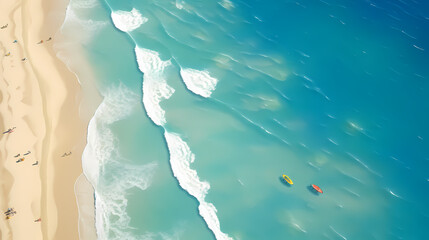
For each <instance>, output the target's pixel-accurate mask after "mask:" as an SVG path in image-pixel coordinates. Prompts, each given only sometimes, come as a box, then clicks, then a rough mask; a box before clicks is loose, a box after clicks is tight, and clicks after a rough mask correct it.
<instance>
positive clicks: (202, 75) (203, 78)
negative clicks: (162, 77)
mask: <svg viewBox="0 0 429 240" xmlns="http://www.w3.org/2000/svg"><path fill="white" fill-rule="evenodd" d="M180 75H181V76H182V79H183V82H185V85H186V87H187V88H188V89H189V90H190V91H191V92H193V93H195V94H198V95H200V96H202V97H205V98H208V97H210V95H211V94H212V92H213V91H214V90H215V89H216V84H217V82H218V80H217V79H216V78H214V77H211V76H210V74H209V72H207V71H199V70H195V69H191V68H185V69H181V70H180Z"/></svg>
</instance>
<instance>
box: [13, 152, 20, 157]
mask: <svg viewBox="0 0 429 240" xmlns="http://www.w3.org/2000/svg"><path fill="white" fill-rule="evenodd" d="M19 156H21V154H20V153H18V154H17V155H15V156H13V157H16V158H17V157H19Z"/></svg>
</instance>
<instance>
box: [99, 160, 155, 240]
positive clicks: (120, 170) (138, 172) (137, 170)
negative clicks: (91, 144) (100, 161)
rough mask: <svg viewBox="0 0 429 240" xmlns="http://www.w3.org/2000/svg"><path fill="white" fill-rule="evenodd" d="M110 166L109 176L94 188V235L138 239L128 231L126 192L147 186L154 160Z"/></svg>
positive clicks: (116, 238)
mask: <svg viewBox="0 0 429 240" xmlns="http://www.w3.org/2000/svg"><path fill="white" fill-rule="evenodd" d="M110 168H111V169H116V171H114V174H113V176H108V177H109V179H107V177H106V179H105V182H103V184H102V186H100V187H99V188H98V189H97V190H96V192H95V194H96V225H97V226H96V228H97V235H98V238H99V239H112V240H120V239H128V240H137V239H141V238H140V237H137V236H134V235H133V234H132V233H131V232H130V230H131V228H130V227H129V223H130V217H129V216H128V214H127V211H126V208H127V203H128V200H127V198H126V196H127V193H128V192H129V190H131V189H132V188H139V189H140V190H146V189H147V188H148V187H149V186H150V184H151V181H152V179H153V174H154V172H155V169H156V168H157V164H156V163H149V164H146V165H143V166H132V165H124V164H119V163H114V164H113V165H112V166H110ZM124 173H126V174H124Z"/></svg>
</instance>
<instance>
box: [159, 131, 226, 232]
mask: <svg viewBox="0 0 429 240" xmlns="http://www.w3.org/2000/svg"><path fill="white" fill-rule="evenodd" d="M164 135H165V139H166V141H167V145H168V150H169V152H170V165H171V169H172V170H173V174H174V176H175V177H176V178H177V180H178V181H179V184H180V186H181V187H182V188H183V189H184V190H186V191H187V192H188V193H189V194H190V195H192V196H194V197H195V198H196V199H197V200H198V202H199V203H200V205H199V206H198V210H199V213H200V215H201V216H202V217H203V218H204V220H205V222H206V223H207V226H208V227H209V228H210V230H211V231H212V232H213V233H214V235H215V237H216V239H217V240H232V238H231V237H229V236H228V235H227V234H225V233H223V232H222V231H221V230H220V223H219V219H218V217H217V215H216V212H217V210H216V208H215V206H214V205H213V204H211V203H208V202H206V201H205V196H206V194H207V192H208V190H209V189H210V184H209V183H208V182H202V181H200V179H199V177H198V175H197V171H195V170H193V169H191V168H190V164H191V163H192V162H193V161H194V160H195V155H194V154H193V153H192V152H191V150H190V148H189V146H188V144H186V142H184V141H183V140H182V139H181V138H180V137H179V136H178V135H177V134H175V133H169V132H167V131H166V132H165V134H164Z"/></svg>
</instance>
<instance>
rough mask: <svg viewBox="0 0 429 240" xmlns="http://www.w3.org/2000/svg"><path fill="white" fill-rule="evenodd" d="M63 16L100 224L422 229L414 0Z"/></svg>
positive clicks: (422, 147)
mask: <svg viewBox="0 0 429 240" xmlns="http://www.w3.org/2000/svg"><path fill="white" fill-rule="evenodd" d="M62 32H63V33H64V34H66V35H67V34H68V35H69V36H70V37H69V39H72V40H73V41H72V42H73V44H75V45H76V44H77V45H79V46H80V48H82V49H83V55H84V57H85V59H86V60H87V61H88V63H89V66H86V68H90V69H92V72H93V76H92V77H91V78H88V77H86V78H85V77H82V75H80V74H79V71H78V70H79V68H77V67H76V66H77V65H78V64H77V63H75V64H74V65H73V61H72V60H70V59H68V60H65V61H66V62H67V63H68V64H69V66H71V65H73V66H74V67H71V69H72V70H74V71H75V72H76V73H77V75H78V77H79V80H80V81H81V84H82V86H83V88H84V90H85V86H86V85H85V84H86V82H92V83H94V84H95V86H96V88H97V90H98V92H99V93H100V95H101V96H102V99H103V100H102V102H101V104H100V105H99V106H98V108H97V110H96V112H95V114H94V116H93V117H92V119H91V121H90V124H89V126H88V144H87V146H86V148H85V151H84V154H83V157H82V163H83V169H84V173H85V175H86V176H87V178H88V179H89V180H90V182H91V184H92V185H93V186H94V188H95V196H96V201H95V206H96V228H97V235H98V238H99V239H130V240H131V239H163V240H169V239H184V240H194V239H195V240H201V239H218V240H224V239H236V240H239V239H242V240H245V239H264V240H265V239H429V233H428V232H427V231H426V229H425V227H426V226H428V225H429V207H428V205H427V203H428V202H429V171H428V170H429V143H428V140H429V127H428V123H429V97H428V96H429V82H428V78H429V74H428V73H429V70H428V66H429V56H428V50H429V45H428V43H429V3H428V2H427V1H424V0H412V1H401V0H390V1H381V0H379V1H369V0H365V1H364V0H357V1H339V0H337V1H335V0H319V1H317V0H314V1H312V0H308V1H288V0H283V1H276V0H273V1H256V0H249V1H241V0H220V1H201V0H195V1H183V0H177V1H166V0H158V1H151V0H140V1H132V0H91V1H84V0H71V2H70V5H69V6H68V9H67V17H66V20H65V22H64V25H63V27H62ZM69 44H72V43H69ZM64 45H65V46H67V44H64ZM282 174H286V175H288V176H289V177H290V178H291V179H292V180H293V181H294V184H293V185H292V186H289V185H287V184H286V183H284V182H283V181H282V177H281V176H282ZM311 184H316V185H318V186H320V187H321V188H322V189H323V191H324V193H323V194H317V193H315V192H314V191H313V190H312V188H311Z"/></svg>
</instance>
